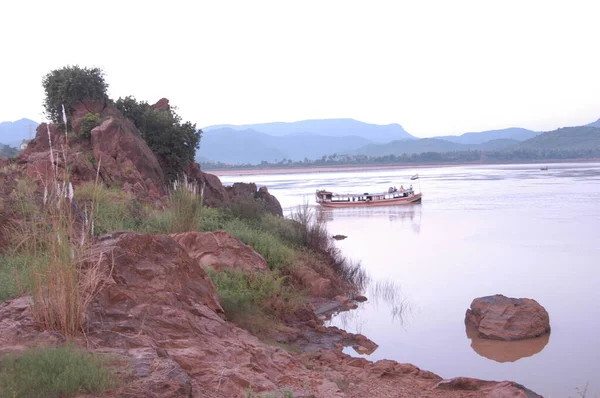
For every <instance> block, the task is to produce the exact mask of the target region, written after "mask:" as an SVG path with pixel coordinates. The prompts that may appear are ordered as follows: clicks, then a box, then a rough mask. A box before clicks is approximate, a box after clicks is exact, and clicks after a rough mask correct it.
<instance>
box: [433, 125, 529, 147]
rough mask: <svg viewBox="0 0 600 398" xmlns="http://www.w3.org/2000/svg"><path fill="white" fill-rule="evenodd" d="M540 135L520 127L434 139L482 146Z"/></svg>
mask: <svg viewBox="0 0 600 398" xmlns="http://www.w3.org/2000/svg"><path fill="white" fill-rule="evenodd" d="M538 134H540V133H538V132H535V131H532V130H527V129H524V128H520V127H510V128H507V129H500V130H488V131H480V132H472V133H464V134H461V135H458V136H456V135H446V136H443V137H436V138H439V139H441V140H446V141H450V142H455V143H457V144H467V145H471V144H475V145H477V144H483V143H484V142H487V141H492V140H500V139H509V140H515V141H525V140H528V139H530V138H533V137H535V136H536V135H538Z"/></svg>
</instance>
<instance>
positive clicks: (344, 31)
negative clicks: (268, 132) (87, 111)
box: [0, 0, 600, 137]
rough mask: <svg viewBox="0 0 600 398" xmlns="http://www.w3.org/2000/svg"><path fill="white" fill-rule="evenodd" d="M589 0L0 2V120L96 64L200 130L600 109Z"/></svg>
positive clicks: (581, 120)
mask: <svg viewBox="0 0 600 398" xmlns="http://www.w3.org/2000/svg"><path fill="white" fill-rule="evenodd" d="M599 11H600V2H599V1H593V0H590V1H577V0H569V1H566V0H564V1H551V0H545V1H533V0H527V1H525V0H519V1H510V0H509V1H507V0H504V1H493V2H492V1H484V0H476V1H460V0H453V1H448V0H442V1H415V0H411V1H365V0H363V1H349V0H343V1H326V0H320V1H307V0H303V1H282V0H276V1H260V0H253V1H238V2H234V1H174V0H171V1H160V2H155V1H133V0H130V1H125V0H121V1H110V0H103V1H99V2H98V1H96V2H86V1H63V0H52V1H47V0H46V1H38V2H36V1H27V0H19V1H17V0H6V1H3V2H2V5H0V13H1V15H2V23H1V24H0V37H1V38H2V39H1V40H2V42H1V43H2V47H1V48H2V61H1V63H0V65H1V66H0V68H1V71H2V73H1V74H0V121H5V120H16V119H19V118H22V117H27V118H30V119H34V120H37V121H42V120H43V115H42V101H43V89H42V87H41V80H42V77H43V75H45V74H46V73H48V72H49V71H51V70H52V69H55V68H59V67H62V66H65V65H67V64H78V65H80V66H98V67H101V68H102V69H104V71H105V73H106V80H107V82H108V83H109V85H110V88H109V95H110V96H111V97H112V98H114V99H116V98H118V97H119V96H125V95H134V96H135V97H136V98H137V99H140V100H146V101H149V102H155V101H156V100H158V99H159V98H161V97H167V98H169V100H170V101H171V104H172V105H175V106H177V107H178V112H179V114H180V115H181V116H182V117H183V119H184V120H190V121H192V122H195V123H197V124H198V126H199V127H204V126H207V125H212V124H222V123H231V124H244V123H258V122H269V121H296V120H302V119H322V118H338V117H349V118H354V119H358V120H362V121H365V122H370V123H379V124H387V123H400V124H402V125H403V126H404V128H405V129H406V130H407V131H408V132H410V133H412V134H414V135H416V136H421V137H428V136H435V135H442V134H455V133H463V132H466V131H480V130H487V129H493V128H504V127H511V126H519V127H526V128H530V129H535V130H550V129H554V128H557V127H561V126H566V125H578V124H585V123H589V122H592V121H594V120H596V119H598V118H600V52H599V50H598V48H599V46H600V44H599V39H600V23H599V22H598V15H599Z"/></svg>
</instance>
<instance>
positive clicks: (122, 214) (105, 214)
mask: <svg viewBox="0 0 600 398" xmlns="http://www.w3.org/2000/svg"><path fill="white" fill-rule="evenodd" d="M75 199H76V200H77V203H78V205H79V208H80V209H82V210H83V212H84V216H85V214H86V213H91V214H93V215H94V217H93V223H94V234H95V235H101V234H106V233H109V232H113V231H137V230H141V229H143V228H144V223H145V211H144V209H142V206H141V204H140V203H139V202H138V201H137V200H135V199H134V198H133V197H132V196H131V194H129V193H127V192H124V191H122V190H119V189H114V188H107V187H106V186H105V185H104V184H102V183H94V182H87V183H84V184H81V185H80V186H79V187H78V188H77V189H76V190H75Z"/></svg>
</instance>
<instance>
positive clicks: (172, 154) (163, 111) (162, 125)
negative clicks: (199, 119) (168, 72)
mask: <svg viewBox="0 0 600 398" xmlns="http://www.w3.org/2000/svg"><path fill="white" fill-rule="evenodd" d="M159 104H160V102H159ZM159 104H156V105H150V104H148V103H147V102H145V101H137V100H136V99H135V98H134V97H132V96H128V97H125V98H119V99H118V100H117V102H116V106H117V108H118V109H119V110H120V111H121V113H123V115H124V116H125V117H126V118H128V119H129V120H131V121H132V122H133V123H134V124H135V126H136V127H137V128H138V129H139V130H140V132H141V133H142V138H144V140H145V141H146V143H147V144H148V146H149V147H150V149H152V152H154V154H155V155H156V157H157V158H158V162H159V163H160V165H161V167H162V169H163V171H164V172H165V175H166V177H167V178H168V179H170V180H172V179H175V178H177V177H178V176H179V175H180V174H181V173H182V171H183V169H184V168H185V167H187V166H188V165H189V164H190V163H191V162H193V161H194V156H195V154H196V149H198V148H199V147H200V138H201V136H202V130H196V125H195V124H192V123H190V122H185V123H182V122H181V117H180V116H179V115H178V114H177V113H175V111H174V109H173V108H172V107H170V106H169V105H168V102H167V103H166V104H163V106H158V105H159Z"/></svg>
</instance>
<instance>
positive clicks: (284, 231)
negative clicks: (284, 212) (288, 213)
mask: <svg viewBox="0 0 600 398" xmlns="http://www.w3.org/2000/svg"><path fill="white" fill-rule="evenodd" d="M260 229H262V230H263V231H269V232H270V233H272V234H273V235H276V236H278V237H280V238H281V239H283V240H284V241H286V242H288V243H290V244H292V245H294V246H297V247H301V246H304V240H303V230H302V225H301V224H300V223H298V222H297V221H295V220H291V219H289V218H283V217H279V216H276V215H274V214H270V213H267V214H265V215H264V216H262V217H261V219H260Z"/></svg>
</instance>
